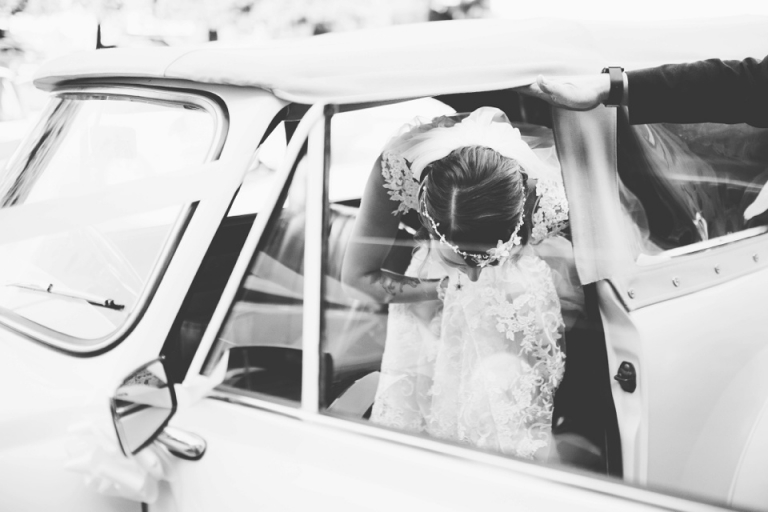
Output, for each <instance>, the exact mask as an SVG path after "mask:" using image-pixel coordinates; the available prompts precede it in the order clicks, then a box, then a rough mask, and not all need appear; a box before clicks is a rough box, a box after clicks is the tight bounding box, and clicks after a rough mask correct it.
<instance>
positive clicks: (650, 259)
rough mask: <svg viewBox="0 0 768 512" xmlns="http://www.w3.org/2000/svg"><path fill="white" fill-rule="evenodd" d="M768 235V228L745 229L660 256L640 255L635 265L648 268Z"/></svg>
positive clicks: (670, 250) (685, 246)
mask: <svg viewBox="0 0 768 512" xmlns="http://www.w3.org/2000/svg"><path fill="white" fill-rule="evenodd" d="M765 233H768V226H756V227H754V228H749V229H745V230H743V231H738V232H736V233H729V234H727V235H723V236H719V237H717V238H712V239H709V240H703V241H701V242H696V243H694V244H690V245H684V246H683V247H676V248H674V249H669V250H667V251H663V252H660V253H659V254H640V255H639V256H638V257H637V259H636V260H635V263H636V264H637V265H638V266H640V267H647V266H651V265H656V264H659V263H662V262H665V261H669V260H671V259H673V258H680V257H682V256H687V255H689V254H696V253H699V252H703V251H708V250H710V249H715V248H717V247H721V246H723V245H728V244H732V243H735V242H740V241H741V240H746V239H748V238H754V237H757V236H760V235H764V234H765Z"/></svg>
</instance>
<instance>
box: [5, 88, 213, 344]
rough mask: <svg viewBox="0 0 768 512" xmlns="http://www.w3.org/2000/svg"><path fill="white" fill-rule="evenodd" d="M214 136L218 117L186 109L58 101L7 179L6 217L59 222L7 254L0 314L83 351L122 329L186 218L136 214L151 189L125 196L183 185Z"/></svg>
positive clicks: (177, 209) (135, 101)
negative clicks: (174, 181) (173, 182)
mask: <svg viewBox="0 0 768 512" xmlns="http://www.w3.org/2000/svg"><path fill="white" fill-rule="evenodd" d="M215 135H216V118H215V116H214V115H213V113H212V112H208V111H207V110H205V109H203V108H201V107H200V106H198V105H195V104H191V103H186V102H182V101H177V102H172V101H164V100H163V101H161V100H156V99H153V98H147V97H136V96H123V95H111V94H86V93H77V94H65V95H62V96H59V97H58V98H55V99H54V100H53V101H52V102H51V104H50V105H49V106H48V108H47V109H46V112H45V114H44V116H43V119H42V121H41V122H40V123H39V124H38V126H37V127H36V128H35V130H34V132H33V133H32V134H31V136H30V137H29V138H28V139H27V140H26V141H25V143H24V144H23V145H22V147H21V148H20V150H19V151H18V152H17V153H16V155H15V156H14V158H13V160H12V161H11V162H10V163H9V166H8V168H7V169H6V170H5V172H4V173H3V175H2V176H0V208H8V207H12V206H19V205H34V208H35V210H34V212H35V215H38V216H39V215H40V214H42V215H44V216H52V217H53V216H55V217H56V221H57V223H56V225H57V226H58V227H57V228H56V229H55V230H54V231H51V230H46V229H41V227H40V223H39V222H37V223H36V224H35V223H33V224H34V225H35V226H36V227H35V228H34V229H32V232H30V233H29V236H27V237H25V238H24V239H23V240H18V239H16V240H13V241H5V243H2V245H0V308H2V310H4V311H5V312H12V313H14V314H16V315H20V316H21V317H23V318H25V319H27V320H31V321H32V322H35V323H36V324H39V325H41V326H44V327H46V328H48V329H51V330H53V331H56V332H59V333H62V334H65V335H67V336H71V337H74V338H78V339H81V340H95V339H101V338H104V337H105V336H108V335H109V334H111V333H112V332H114V331H115V330H116V329H117V328H119V327H120V326H121V325H123V324H124V323H125V321H126V320H127V318H128V317H129V315H130V314H131V313H132V312H133V311H134V309H135V308H136V307H137V305H138V304H139V302H140V299H141V297H142V296H143V295H144V292H145V290H146V289H148V284H149V283H150V281H151V279H152V275H153V271H154V270H155V269H156V268H158V263H159V262H160V261H161V260H162V259H163V255H164V254H165V253H166V252H167V251H166V247H167V246H169V243H170V241H171V240H172V238H173V234H174V233H175V232H176V229H174V226H176V225H177V224H178V223H179V219H180V215H182V214H183V213H184V212H185V211H186V210H187V208H186V206H185V205H183V204H178V205H173V206H165V205H164V206H162V207H157V206H152V205H151V204H148V205H147V206H146V210H144V209H143V208H140V207H139V208H137V204H138V205H140V204H141V201H142V196H141V193H136V194H134V195H135V197H129V196H130V194H129V192H130V191H132V190H144V189H142V188H140V187H139V188H136V187H133V188H128V189H126V188H125V187H126V186H127V185H129V184H131V183H134V182H137V185H138V186H140V185H141V180H146V181H147V183H148V184H150V185H151V184H155V183H162V184H164V186H170V181H168V182H166V181H163V182H158V181H157V179H156V178H157V177H159V176H168V175H169V174H171V173H177V174H178V175H179V177H180V178H182V179H183V176H184V175H185V172H186V171H185V169H187V168H189V167H190V166H194V165H198V164H202V163H203V162H204V161H205V160H206V158H208V156H209V155H210V154H211V153H212V147H213V146H214V143H215V140H214V139H215ZM150 185H148V186H150ZM155 192H156V191H155ZM104 197H107V198H115V200H110V201H106V200H103V198H104ZM25 207H26V206H25ZM88 208H90V210H87V209H88ZM110 210H113V211H110ZM82 211H93V212H95V213H94V215H93V216H92V217H93V218H92V220H91V219H90V216H87V217H86V220H85V221H83V215H82ZM137 211H138V212H139V213H136V212H137ZM120 212H125V213H120ZM62 218H63V219H64V220H63V221H62ZM68 219H71V222H70V221H69V220H68ZM37 220H38V221H39V219H37ZM62 227H63V229H62ZM99 302H103V303H107V304H115V305H118V306H120V307H104V306H103V305H102V306H100V305H99Z"/></svg>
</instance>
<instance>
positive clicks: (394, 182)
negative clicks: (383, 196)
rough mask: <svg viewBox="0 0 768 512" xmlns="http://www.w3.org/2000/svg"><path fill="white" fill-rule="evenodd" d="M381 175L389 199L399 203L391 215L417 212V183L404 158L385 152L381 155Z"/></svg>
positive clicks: (391, 152)
mask: <svg viewBox="0 0 768 512" xmlns="http://www.w3.org/2000/svg"><path fill="white" fill-rule="evenodd" d="M381 175H382V176H384V182H385V183H384V188H386V189H387V194H389V198H390V199H391V200H392V201H397V202H399V203H400V204H398V205H397V208H396V209H395V210H393V211H392V215H398V214H400V213H407V212H408V210H418V208H419V197H418V196H419V182H418V181H416V180H415V179H414V177H413V173H412V172H411V169H410V168H409V167H408V162H406V161H405V158H403V157H402V156H400V155H398V154H397V153H395V152H393V151H385V152H384V153H383V154H382V155H381Z"/></svg>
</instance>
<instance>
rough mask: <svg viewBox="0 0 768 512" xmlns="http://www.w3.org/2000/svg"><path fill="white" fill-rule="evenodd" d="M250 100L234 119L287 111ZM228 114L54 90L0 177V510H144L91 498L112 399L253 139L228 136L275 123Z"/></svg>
mask: <svg viewBox="0 0 768 512" xmlns="http://www.w3.org/2000/svg"><path fill="white" fill-rule="evenodd" d="M257 96H258V95H257ZM256 99H257V100H259V101H251V105H250V107H248V105H247V102H245V101H242V100H241V101H240V104H241V106H243V107H248V108H244V110H245V113H244V115H245V114H247V113H250V114H254V113H255V112H259V111H261V112H262V113H263V112H269V111H270V110H271V111H272V113H273V114H274V113H275V112H277V111H278V110H279V109H280V108H281V107H282V105H281V103H280V102H279V101H277V100H275V99H274V98H272V97H271V96H269V95H266V94H261V96H260V97H258V98H256ZM222 104H223V100H221V98H218V99H216V100H214V99H212V97H211V96H210V95H198V94H194V93H191V92H185V93H181V92H178V91H169V90H162V89H157V90H155V89H149V88H146V87H144V88H140V87H135V86H130V87H129V86H110V87H71V88H68V89H64V90H60V91H58V92H56V93H54V96H53V99H52V100H51V104H50V105H49V107H48V109H47V111H46V113H45V114H44V116H43V119H42V121H41V122H40V124H39V126H38V127H36V128H35V130H34V131H33V132H32V133H31V134H30V136H29V137H28V139H27V140H26V141H25V142H24V144H23V145H22V148H21V149H20V150H19V152H17V155H16V157H15V160H14V161H13V162H11V165H10V166H9V168H8V169H7V170H6V173H5V174H4V176H3V179H2V180H0V181H2V185H1V186H0V188H2V189H3V205H4V206H5V208H2V209H0V231H2V235H1V236H0V238H1V239H2V240H3V243H2V248H0V253H1V255H0V258H1V259H2V261H3V272H4V276H3V286H2V290H1V291H0V295H2V298H1V299H0V301H2V308H1V309H2V312H1V313H0V316H1V317H2V319H1V320H0V324H1V325H0V336H1V337H2V343H0V359H2V360H3V362H4V371H3V372H2V374H1V375H0V389H2V390H3V391H2V393H1V395H0V396H1V398H0V409H2V411H3V412H2V414H1V415H0V480H1V481H2V485H0V508H2V509H4V510H6V509H7V510H72V511H74V510H78V511H79V510H139V508H140V505H139V503H138V502H136V501H130V500H127V499H123V498H112V497H108V496H104V495H102V494H99V493H98V492H95V484H94V477H95V476H98V474H100V473H103V472H105V471H106V472H108V471H109V465H108V463H107V462H106V461H105V460H104V459H101V458H99V454H100V453H101V454H105V453H106V454H109V453H114V452H115V450H116V449H117V450H119V449H118V448H117V444H116V443H115V438H114V428H113V426H112V425H111V418H110V412H109V407H108V406H107V404H108V399H109V397H111V396H112V394H113V393H114V390H115V388H116V386H117V385H118V384H119V383H120V382H121V379H122V378H124V377H125V376H126V375H127V374H128V373H129V372H130V371H132V370H134V369H135V368H137V367H138V366H139V365H141V364H143V363H146V362H147V361H149V360H151V359H154V358H157V356H158V354H159V353H160V349H161V347H162V345H163V343H164V342H165V339H166V337H167V334H168V331H169V328H170V325H171V323H172V321H173V318H174V317H175V314H176V311H177V310H178V308H179V306H180V303H181V301H182V300H183V298H184V295H185V292H186V289H187V288H188V287H189V283H190V282H191V281H192V279H193V277H194V275H195V272H196V270H197V268H198V266H199V264H200V261H201V259H202V258H203V255H204V254H205V250H206V248H207V247H208V245H209V243H210V240H211V238H212V237H213V235H214V233H215V231H216V229H217V227H218V225H219V222H220V220H221V218H222V216H223V215H224V213H225V212H226V210H227V208H228V207H229V205H230V203H231V199H232V197H233V195H234V192H235V190H236V189H237V187H238V186H239V184H240V182H241V180H242V175H243V174H244V173H245V170H246V167H247V164H248V160H249V159H250V157H251V155H252V152H253V150H254V149H255V147H256V145H257V143H258V138H256V140H253V135H252V134H253V133H254V132H253V131H248V132H246V133H248V134H249V136H250V139H245V138H244V137H240V135H238V134H240V133H241V132H245V128H246V127H247V128H249V129H250V128H254V129H256V130H258V129H261V131H262V132H263V131H264V130H265V129H266V127H267V123H269V121H270V120H271V116H269V115H268V116H265V117H261V118H257V117H255V116H254V117H251V118H250V119H248V120H247V126H246V123H245V119H243V121H242V122H241V120H240V118H239V116H234V117H233V116H227V115H226V113H225V109H223V108H222V106H221V105H222ZM259 119H261V120H262V122H259V121H258V120H259ZM228 135H229V136H230V137H231V136H233V135H236V137H235V140H238V141H242V140H250V141H251V142H250V144H251V147H250V152H248V147H247V144H246V145H243V144H242V142H239V143H234V142H228V141H227V136H228ZM206 162H207V163H206ZM100 440H103V443H101V444H100ZM99 450H102V451H99ZM117 453H118V454H119V451H118V452H117ZM107 458H108V457H107ZM78 471H79V472H78ZM41 491H44V492H41Z"/></svg>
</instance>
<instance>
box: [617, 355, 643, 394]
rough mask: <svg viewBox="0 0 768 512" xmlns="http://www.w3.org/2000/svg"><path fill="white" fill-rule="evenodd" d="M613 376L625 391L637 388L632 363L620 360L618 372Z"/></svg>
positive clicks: (629, 391)
mask: <svg viewBox="0 0 768 512" xmlns="http://www.w3.org/2000/svg"><path fill="white" fill-rule="evenodd" d="M613 378H614V380H616V381H618V383H619V386H621V389H623V390H624V391H626V392H627V393H634V392H635V389H637V372H635V366H634V365H633V364H632V363H628V362H626V361H624V362H622V363H621V366H619V371H618V373H617V374H616V375H614V377H613Z"/></svg>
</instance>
